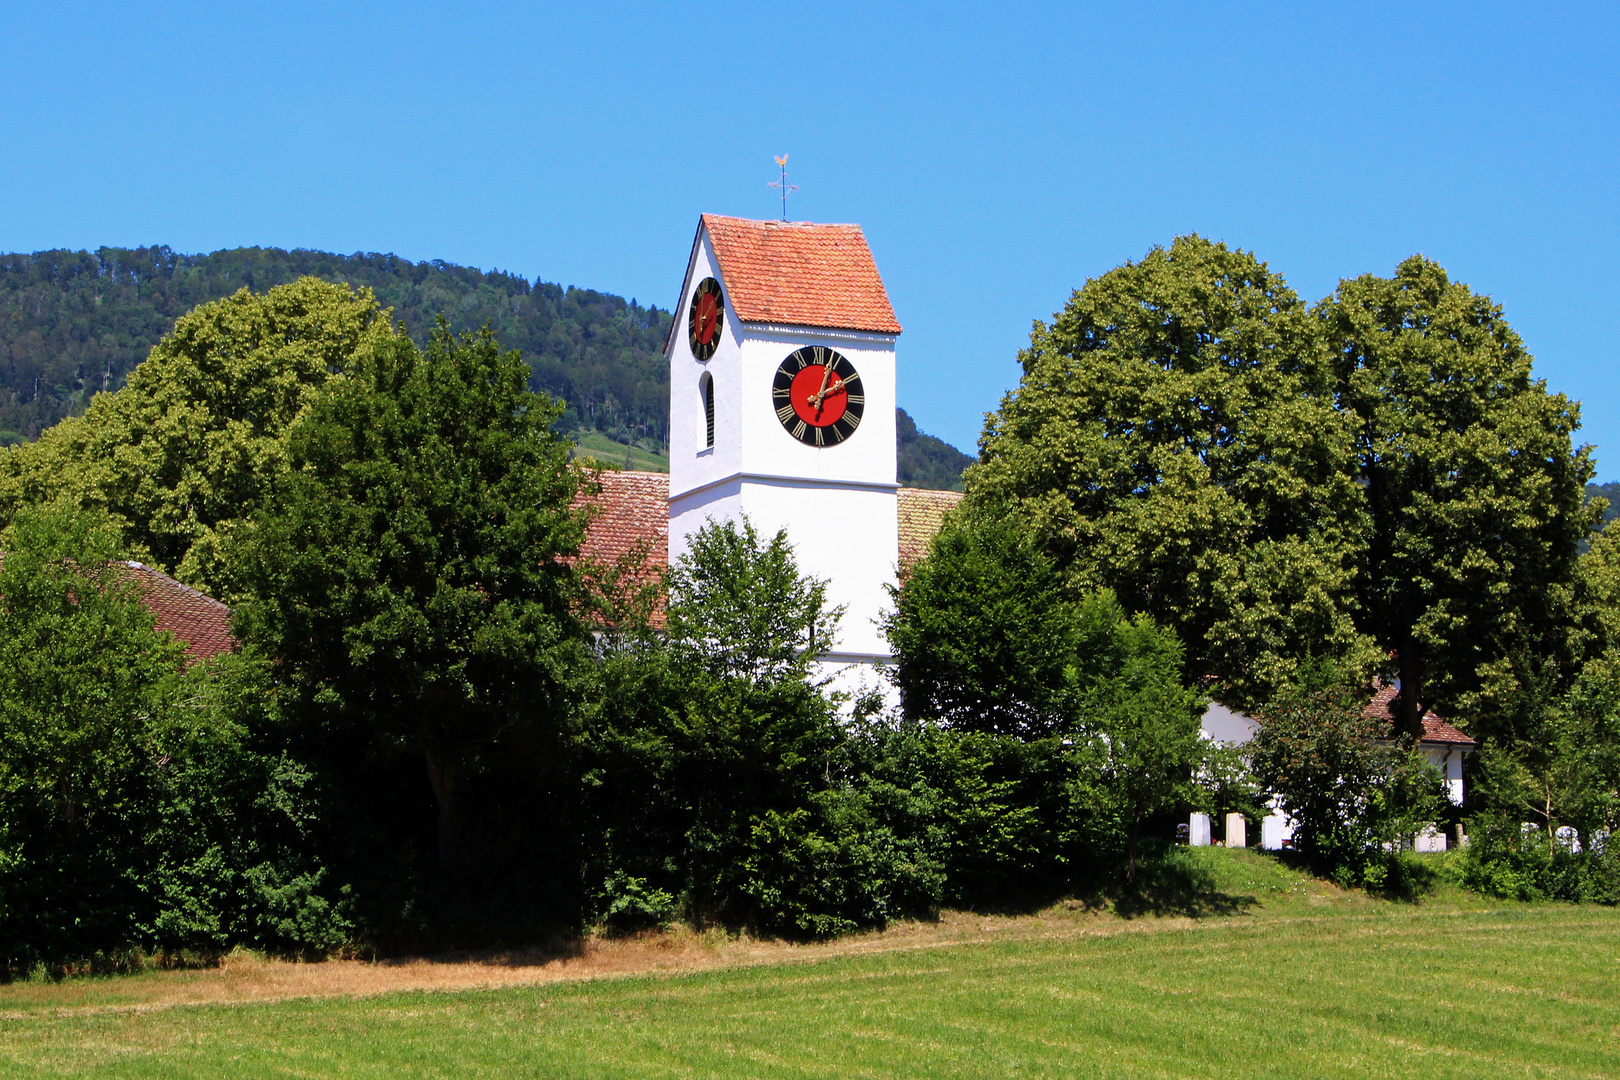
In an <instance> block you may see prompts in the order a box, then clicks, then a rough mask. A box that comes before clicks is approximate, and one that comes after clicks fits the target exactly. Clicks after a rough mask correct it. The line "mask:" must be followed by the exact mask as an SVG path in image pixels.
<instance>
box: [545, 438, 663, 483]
mask: <svg viewBox="0 0 1620 1080" xmlns="http://www.w3.org/2000/svg"><path fill="white" fill-rule="evenodd" d="M569 437H570V438H572V439H573V440H574V444H575V445H576V446H578V447H579V451H578V453H577V454H576V456H577V457H588V458H591V459H593V460H595V461H597V462H598V463H600V464H602V465H605V466H606V467H608V468H610V469H640V470H642V471H645V472H661V473H667V472H669V458H668V456H667V455H664V454H661V453H659V452H658V451H656V450H649V449H647V448H646V447H645V446H633V445H629V444H626V443H622V442H619V441H618V440H616V439H612V438H609V437H608V436H606V435H604V434H602V433H601V432H600V431H588V430H587V431H576V432H573V433H572V434H571V435H570V436H569Z"/></svg>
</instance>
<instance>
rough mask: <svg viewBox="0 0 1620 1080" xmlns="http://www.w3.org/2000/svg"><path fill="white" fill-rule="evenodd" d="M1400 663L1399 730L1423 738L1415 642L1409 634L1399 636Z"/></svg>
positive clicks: (1413, 736) (1415, 737) (1416, 737)
mask: <svg viewBox="0 0 1620 1080" xmlns="http://www.w3.org/2000/svg"><path fill="white" fill-rule="evenodd" d="M1400 664H1401V695H1400V697H1399V698H1398V699H1397V700H1398V701H1399V702H1400V715H1399V716H1398V717H1397V719H1398V720H1399V721H1400V726H1401V730H1402V731H1405V732H1407V733H1408V734H1410V735H1411V736H1412V738H1414V739H1422V738H1423V710H1422V709H1421V708H1420V707H1419V705H1418V690H1419V688H1420V686H1421V680H1420V679H1419V678H1418V655H1417V642H1415V641H1413V640H1412V636H1411V635H1410V634H1404V635H1402V637H1401V647H1400Z"/></svg>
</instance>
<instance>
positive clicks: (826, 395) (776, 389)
mask: <svg viewBox="0 0 1620 1080" xmlns="http://www.w3.org/2000/svg"><path fill="white" fill-rule="evenodd" d="M771 403H772V404H773V405H774V406H775V407H776V418H777V419H778V420H780V421H781V423H782V426H783V427H784V428H786V429H787V432H788V434H789V435H792V436H793V437H794V438H795V439H798V440H799V441H800V442H802V443H805V444H807V445H810V446H837V445H838V444H839V443H841V442H843V441H844V440H845V439H847V438H849V437H850V436H851V435H853V434H855V429H856V428H858V427H860V426H861V414H862V413H863V412H865V410H866V392H865V390H864V389H863V388H862V386H861V376H860V373H859V372H857V371H856V370H855V365H854V364H851V363H850V362H849V360H848V359H846V358H845V357H843V356H842V355H840V354H839V353H836V352H834V351H833V350H832V349H829V348H826V347H824V346H821V345H810V346H806V347H805V348H803V349H800V350H798V351H797V352H794V353H792V354H790V355H789V356H788V358H787V359H786V360H783V361H782V363H781V364H779V365H778V366H777V368H776V379H775V381H774V382H773V383H772V384H771Z"/></svg>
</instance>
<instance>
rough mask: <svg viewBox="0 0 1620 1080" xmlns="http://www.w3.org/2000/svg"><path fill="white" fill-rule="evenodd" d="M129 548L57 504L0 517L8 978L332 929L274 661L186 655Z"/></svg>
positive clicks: (337, 927)
mask: <svg viewBox="0 0 1620 1080" xmlns="http://www.w3.org/2000/svg"><path fill="white" fill-rule="evenodd" d="M117 545H118V534H117V530H116V529H115V528H112V527H110V526H109V525H108V524H107V523H106V522H105V520H104V518H102V517H101V516H100V515H96V514H93V513H86V512H83V511H78V510H74V509H70V508H64V507H60V506H48V507H44V508H37V509H35V508H30V509H27V510H24V511H22V512H21V513H19V514H18V515H17V516H16V518H15V519H14V520H13V522H12V523H11V525H10V527H9V528H8V529H6V530H5V531H4V532H3V533H0V549H3V550H4V551H5V557H4V559H3V560H0V977H4V976H6V975H9V974H15V973H18V972H19V971H23V972H26V971H27V970H29V969H30V968H32V967H33V966H34V965H37V964H45V965H47V966H49V967H53V968H58V969H59V968H60V966H61V965H65V964H74V965H83V964H86V963H90V964H95V965H116V964H120V963H121V962H122V961H123V958H126V957H128V956H129V955H131V953H132V952H138V951H145V952H148V953H150V952H153V951H160V952H171V951H179V950H188V951H190V952H192V953H193V954H194V955H199V954H208V953H214V954H218V953H220V952H223V951H226V950H228V949H229V948H231V947H232V946H233V945H250V946H253V947H256V948H268V949H276V950H284V949H285V950H303V949H323V948H327V947H330V946H333V945H337V944H340V943H341V942H342V941H343V940H345V936H346V933H347V929H348V926H347V922H346V920H345V919H344V917H343V915H342V912H341V910H340V908H341V901H340V900H339V898H338V897H336V896H334V895H333V894H334V893H335V892H336V890H335V889H334V888H332V886H331V883H330V882H329V881H327V880H326V876H325V872H324V871H323V870H322V869H321V868H320V867H319V865H318V864H317V863H316V861H315V860H314V859H313V857H312V848H311V845H310V843H309V836H308V833H309V814H310V812H311V806H310V800H309V798H308V795H307V791H306V788H307V785H308V781H309V776H308V774H307V772H305V771H304V770H302V769H301V768H300V767H299V766H298V765H297V764H296V763H294V762H292V761H289V760H287V759H286V758H285V757H284V756H283V755H282V754H281V753H279V750H278V748H277V746H276V741H277V740H276V738H275V724H274V722H273V716H272V714H271V711H270V710H269V709H267V707H266V705H267V698H268V697H269V693H268V689H269V688H268V683H269V680H268V678H267V670H266V667H265V665H263V664H262V663H260V662H258V661H256V660H255V658H254V657H253V656H252V655H251V654H249V655H236V654H228V655H225V656H222V657H217V658H215V659H213V660H210V661H207V662H204V663H201V664H196V665H193V666H192V667H190V668H189V669H186V668H184V667H183V663H184V657H185V651H184V649H183V647H182V646H181V645H180V644H179V643H177V642H175V641H174V640H172V639H171V638H170V637H169V635H168V634H166V633H163V632H160V631H158V630H157V629H155V627H154V620H153V615H152V612H151V611H149V610H148V609H147V607H146V606H145V605H144V604H143V602H142V600H141V595H140V591H139V587H138V584H137V581H136V579H135V577H134V576H133V575H132V574H131V573H130V571H129V569H128V568H127V566H126V565H125V564H124V563H123V562H122V561H120V560H118V559H116V558H115V556H116V555H117V554H118V547H117ZM335 900H336V901H338V902H337V903H334V901H335Z"/></svg>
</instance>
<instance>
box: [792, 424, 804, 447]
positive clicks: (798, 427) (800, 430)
mask: <svg viewBox="0 0 1620 1080" xmlns="http://www.w3.org/2000/svg"><path fill="white" fill-rule="evenodd" d="M804 432H805V423H804V421H803V420H800V421H799V422H798V423H797V424H794V425H793V437H794V438H795V439H798V440H799V441H800V442H803V441H804Z"/></svg>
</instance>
